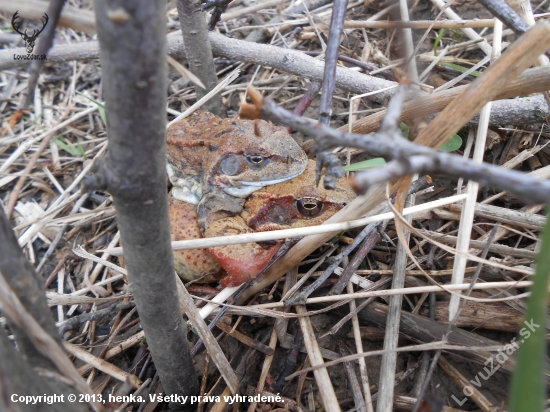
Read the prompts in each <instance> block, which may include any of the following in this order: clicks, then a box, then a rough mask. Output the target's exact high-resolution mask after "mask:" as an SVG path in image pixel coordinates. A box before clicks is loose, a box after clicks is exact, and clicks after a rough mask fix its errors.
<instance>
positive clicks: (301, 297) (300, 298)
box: [285, 224, 377, 306]
mask: <svg viewBox="0 0 550 412" xmlns="http://www.w3.org/2000/svg"><path fill="white" fill-rule="evenodd" d="M376 228H377V225H375V224H372V225H368V226H367V227H365V228H364V229H363V230H362V231H361V233H360V234H359V235H357V236H356V237H355V239H354V241H353V243H352V244H351V245H349V246H346V248H344V250H343V251H342V253H340V254H339V255H338V256H335V257H333V258H331V260H332V262H331V264H330V265H329V267H328V268H327V269H325V271H324V272H323V274H322V275H321V276H319V277H318V278H317V280H316V281H315V282H313V283H312V284H311V285H309V286H308V287H307V288H306V289H304V290H303V291H302V292H300V293H299V294H298V295H296V296H294V297H291V298H289V299H286V300H285V304H286V305H287V306H288V305H293V304H295V303H300V304H302V305H303V304H305V300H306V299H307V297H308V296H309V295H311V294H312V293H313V292H314V291H315V290H317V289H318V288H319V287H320V286H321V285H322V284H323V283H324V282H325V280H327V279H328V277H329V276H330V275H332V273H333V272H334V269H336V267H338V266H339V265H340V263H341V262H342V260H343V259H344V258H345V257H346V256H347V255H349V254H350V253H351V252H353V251H354V250H355V249H356V248H357V246H359V245H360V244H361V242H363V240H364V239H365V238H366V237H367V236H370V235H371V234H372V233H373V232H374V231H375V230H376Z"/></svg>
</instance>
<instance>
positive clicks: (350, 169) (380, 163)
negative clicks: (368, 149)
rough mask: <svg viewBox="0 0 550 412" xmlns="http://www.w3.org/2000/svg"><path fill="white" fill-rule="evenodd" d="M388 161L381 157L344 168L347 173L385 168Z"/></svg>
mask: <svg viewBox="0 0 550 412" xmlns="http://www.w3.org/2000/svg"><path fill="white" fill-rule="evenodd" d="M385 164H386V161H385V160H384V159H382V158H381V157H375V158H374V159H370V160H364V161H362V162H357V163H354V164H351V165H349V166H344V167H343V168H342V169H344V171H345V172H357V171H358V170H364V169H370V168H371V167H380V166H384V165H385Z"/></svg>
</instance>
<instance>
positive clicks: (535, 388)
mask: <svg viewBox="0 0 550 412" xmlns="http://www.w3.org/2000/svg"><path fill="white" fill-rule="evenodd" d="M549 250H550V216H548V219H547V221H546V225H545V226H544V230H543V232H542V245H541V252H540V253H539V255H538V257H537V269H536V272H535V276H534V278H533V286H532V287H531V296H529V298H528V300H527V313H526V314H525V322H524V325H525V327H524V328H522V329H521V330H520V331H519V334H520V337H518V340H519V342H518V344H519V345H520V347H519V350H518V357H517V361H518V363H517V366H516V370H515V371H514V376H513V377H512V387H511V391H510V407H509V410H510V411H511V412H523V411H529V412H543V411H544V407H545V403H546V389H545V387H546V379H545V376H544V369H545V366H546V361H545V360H546V342H545V335H546V308H547V307H548V286H549V281H550V276H549V275H550V253H548V251H549ZM537 326H538V327H537Z"/></svg>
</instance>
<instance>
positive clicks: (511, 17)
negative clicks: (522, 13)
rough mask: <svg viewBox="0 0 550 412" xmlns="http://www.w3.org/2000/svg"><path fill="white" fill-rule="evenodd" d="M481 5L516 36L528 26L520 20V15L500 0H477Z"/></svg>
mask: <svg viewBox="0 0 550 412" xmlns="http://www.w3.org/2000/svg"><path fill="white" fill-rule="evenodd" d="M479 2H480V3H481V5H482V6H483V7H485V8H486V9H487V10H489V11H490V12H491V14H492V15H493V16H496V17H498V18H499V20H501V21H502V22H503V23H504V24H506V26H508V27H509V28H511V29H512V30H513V31H514V33H516V34H517V35H518V36H521V35H522V34H525V32H527V31H528V30H529V28H530V26H529V25H528V24H527V23H526V22H524V21H523V20H522V18H521V17H519V16H518V14H517V13H516V12H515V11H514V9H513V8H511V7H510V6H509V5H508V4H506V3H505V2H504V1H502V0H479Z"/></svg>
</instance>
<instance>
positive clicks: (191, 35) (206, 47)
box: [177, 0, 222, 116]
mask: <svg viewBox="0 0 550 412" xmlns="http://www.w3.org/2000/svg"><path fill="white" fill-rule="evenodd" d="M199 5H200V1H199V0H178V1H177V8H178V16H179V20H180V26H181V31H182V33H183V44H184V45H185V50H186V57H187V61H188V63H189V68H190V69H191V72H192V73H193V74H195V75H196V76H198V77H199V79H201V80H202V82H203V84H204V85H205V86H206V88H205V89H202V88H201V87H197V86H195V93H196V94H197V100H198V99H200V98H201V97H203V96H204V95H206V94H207V93H208V92H209V91H210V90H212V89H213V88H214V87H216V85H217V84H218V78H217V76H216V68H215V66H214V59H213V56H212V48H211V47H210V39H209V38H208V31H207V30H206V20H205V13H204V12H195V11H196V10H197V9H198V8H199ZM205 108H206V110H208V111H210V112H212V113H214V114H215V115H216V116H220V115H221V112H222V98H221V95H220V94H217V95H215V96H213V97H212V98H211V99H210V100H209V101H208V102H207V103H206V104H205Z"/></svg>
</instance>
